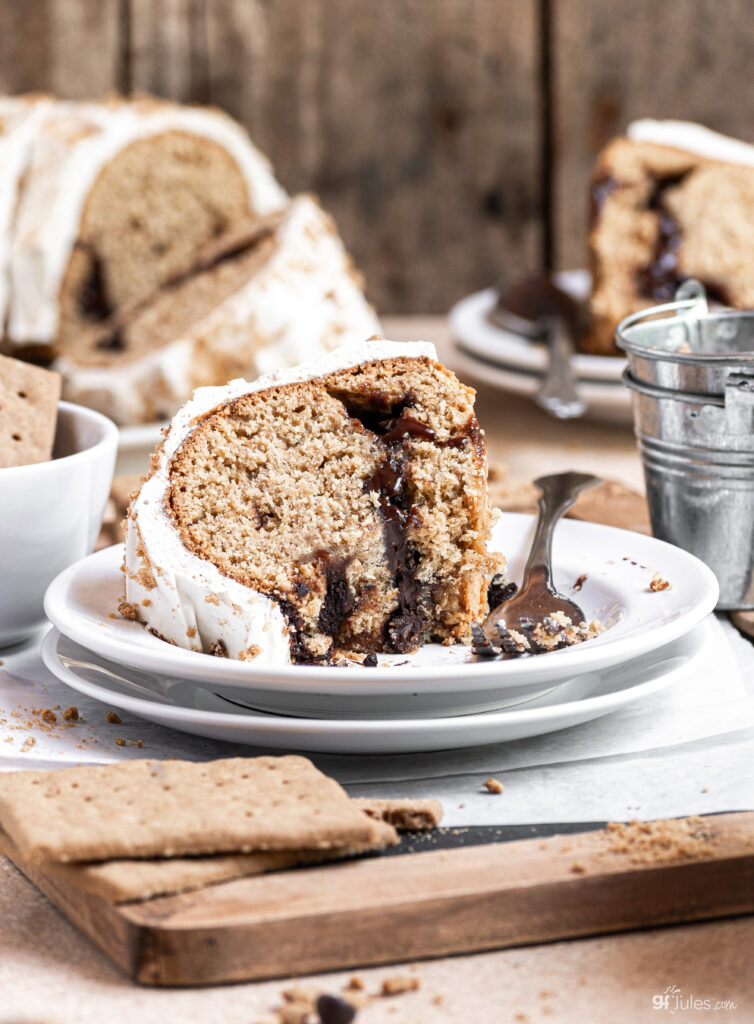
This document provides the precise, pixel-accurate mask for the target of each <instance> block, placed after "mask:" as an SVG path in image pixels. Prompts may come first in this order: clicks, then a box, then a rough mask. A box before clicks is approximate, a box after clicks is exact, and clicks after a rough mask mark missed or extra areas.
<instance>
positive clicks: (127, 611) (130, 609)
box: [118, 601, 139, 622]
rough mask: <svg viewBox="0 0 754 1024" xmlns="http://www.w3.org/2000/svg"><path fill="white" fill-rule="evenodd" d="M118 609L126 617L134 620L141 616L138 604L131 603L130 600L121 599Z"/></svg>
mask: <svg viewBox="0 0 754 1024" xmlns="http://www.w3.org/2000/svg"><path fill="white" fill-rule="evenodd" d="M118 611H119V612H120V614H121V616H122V617H123V618H124V619H131V620H132V621H133V622H135V621H136V620H137V619H138V617H139V613H138V611H137V608H136V605H135V604H131V602H130V601H121V602H120V604H119V605H118Z"/></svg>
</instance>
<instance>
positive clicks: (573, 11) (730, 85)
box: [551, 0, 754, 268]
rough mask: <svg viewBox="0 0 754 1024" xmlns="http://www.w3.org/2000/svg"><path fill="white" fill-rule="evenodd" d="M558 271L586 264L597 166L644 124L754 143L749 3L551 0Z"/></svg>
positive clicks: (730, 0) (737, 0)
mask: <svg viewBox="0 0 754 1024" xmlns="http://www.w3.org/2000/svg"><path fill="white" fill-rule="evenodd" d="M551 10H552V25H551V36H552V97H553V125H554V139H553V149H554V161H553V209H554V215H555V228H556V230H555V254H554V255H555V265H556V266H559V267H562V268H569V267H580V266H584V265H585V264H584V259H585V254H586V231H587V211H588V198H587V181H588V178H589V173H590V170H591V167H592V164H593V162H594V158H595V156H596V155H597V153H598V152H599V150H600V149H601V148H602V146H604V145H605V143H606V142H607V141H608V140H609V139H610V138H612V137H613V136H614V135H618V134H620V133H621V131H623V129H624V128H625V126H626V125H627V124H628V123H629V122H630V121H633V120H635V119H636V118H640V117H656V118H677V119H680V120H688V121H699V122H701V123H702V124H706V125H707V126H708V127H710V128H714V129H716V130H717V131H721V132H725V133H727V134H730V135H734V136H737V137H738V138H743V139H746V140H748V141H750V142H754V121H752V116H751V112H752V96H753V95H754V90H753V88H752V82H751V45H752V33H753V31H754V29H753V27H752V26H753V22H752V13H754V11H753V9H752V5H751V0H666V2H664V3H658V2H657V0H632V2H631V3H600V2H598V0H552V2H551Z"/></svg>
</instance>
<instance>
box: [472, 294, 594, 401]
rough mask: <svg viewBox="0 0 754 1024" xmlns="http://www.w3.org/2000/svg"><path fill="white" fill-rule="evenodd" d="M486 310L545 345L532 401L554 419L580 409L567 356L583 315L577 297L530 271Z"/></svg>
mask: <svg viewBox="0 0 754 1024" xmlns="http://www.w3.org/2000/svg"><path fill="white" fill-rule="evenodd" d="M489 315H490V319H491V320H492V322H493V323H494V324H496V325H497V326H498V327H502V328H503V330H507V331H511V332H512V333H514V334H520V335H521V336H522V337H524V338H527V339H528V340H529V341H535V342H543V343H544V344H545V345H546V347H547V354H548V359H547V365H546V367H545V371H544V375H543V377H542V382H541V384H540V386H539V390H538V391H537V393H536V395H535V396H534V400H535V401H536V402H537V404H538V405H540V406H541V407H542V408H543V409H544V410H545V411H546V412H549V413H550V415H551V416H555V417H556V418H557V419H573V418H574V417H576V416H581V415H583V413H584V411H585V410H586V403H585V402H584V400H583V399H582V398H581V397H580V396H579V393H578V389H577V387H576V375H575V373H574V370H573V363H572V361H571V360H572V357H573V354H574V337H575V336H576V335H577V334H578V333H579V331H580V329H581V326H582V324H581V321H582V320H583V311H582V310H581V309H580V308H579V306H578V303H576V302H575V300H574V299H573V298H572V297H571V296H570V295H568V294H567V293H566V292H564V291H562V290H561V289H560V288H558V287H556V285H554V284H553V283H552V282H551V281H550V280H549V278H547V277H545V276H530V277H524V278H522V279H521V280H519V281H517V282H515V283H514V284H513V286H512V287H511V288H510V289H509V290H508V291H507V293H506V294H505V295H502V294H501V297H500V299H499V300H498V302H497V303H496V305H495V306H494V308H493V309H492V310H491V311H490V314H489Z"/></svg>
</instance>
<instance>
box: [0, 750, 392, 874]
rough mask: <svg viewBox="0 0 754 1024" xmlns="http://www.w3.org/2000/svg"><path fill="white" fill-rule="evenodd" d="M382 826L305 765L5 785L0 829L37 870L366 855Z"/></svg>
mask: <svg viewBox="0 0 754 1024" xmlns="http://www.w3.org/2000/svg"><path fill="white" fill-rule="evenodd" d="M376 825H377V823H376V822H374V821H372V820H371V819H370V818H368V817H367V815H365V814H363V813H362V812H361V811H360V810H359V808H358V807H356V806H355V805H354V804H353V803H352V802H351V800H350V799H349V798H348V795H347V794H346V792H345V790H343V789H342V788H341V787H340V786H339V785H338V783H337V782H335V780H334V779H330V778H328V777H327V776H326V775H323V774H322V773H321V772H320V771H318V770H317V769H316V768H315V767H314V765H313V764H312V763H311V761H308V760H307V759H306V758H304V757H295V756H287V757H257V758H229V759H227V760H219V761H209V762H206V763H199V764H195V763H193V762H189V761H152V760H144V761H130V762H125V763H122V764H112V765H104V766H99V765H98V766H91V765H88V766H83V767H76V768H64V769H61V770H58V771H50V772H45V771H23V772H10V773H4V774H3V775H2V776H0V827H2V828H3V829H4V830H5V832H7V833H8V835H9V836H10V838H11V840H12V841H13V842H14V843H15V845H16V847H17V848H18V849H19V851H20V853H21V856H22V857H24V858H26V859H27V860H29V861H31V862H32V863H40V862H42V861H61V862H63V863H67V862H70V861H74V862H77V861H100V860H110V859H113V858H117V859H121V858H126V859H135V858H149V857H181V856H185V855H194V854H210V853H253V852H259V851H266V850H304V849H309V850H320V849H332V848H333V847H344V846H364V845H372V844H374V843H375V842H377V841H378V840H379V838H380V836H381V835H382V834H384V833H382V832H380V831H378V829H377V827H376Z"/></svg>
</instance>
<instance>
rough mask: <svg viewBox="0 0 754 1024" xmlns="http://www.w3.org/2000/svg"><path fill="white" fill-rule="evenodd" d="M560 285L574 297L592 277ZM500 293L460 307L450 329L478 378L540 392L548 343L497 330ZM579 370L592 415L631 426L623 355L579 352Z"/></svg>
mask: <svg viewBox="0 0 754 1024" xmlns="http://www.w3.org/2000/svg"><path fill="white" fill-rule="evenodd" d="M554 279H555V281H556V283H557V284H558V285H559V286H560V287H561V288H563V290H564V291H567V292H569V293H570V294H571V295H573V297H574V298H577V299H583V298H585V297H586V296H587V295H588V294H589V288H590V284H591V276H590V274H589V272H588V271H587V270H570V271H566V272H563V273H560V274H555V275H554ZM497 295H498V293H497V290H496V289H495V288H486V289H485V290H484V291H481V292H475V293H474V294H473V295H468V296H467V297H466V298H465V299H461V301H460V302H458V303H456V305H455V306H453V308H452V309H451V311H450V313H449V320H450V328H451V332H452V334H453V338H454V340H455V345H456V356H457V358H458V361H459V363H460V365H461V366H462V367H463V368H464V369H465V370H467V371H468V372H469V373H470V374H472V375H473V376H475V377H477V378H480V379H482V380H484V381H485V382H487V383H488V384H494V385H495V386H497V387H500V388H502V389H503V390H505V391H512V392H514V393H516V394H522V395H528V396H532V395H534V394H536V392H537V390H538V389H539V386H540V384H541V380H542V374H543V372H544V370H545V367H546V365H547V352H546V350H545V347H544V346H543V345H539V344H536V343H534V342H531V341H527V340H526V339H525V338H522V337H521V336H520V335H519V334H516V333H514V332H513V331H506V330H504V329H503V328H501V327H497V326H496V325H495V324H494V323H493V322H492V321H491V320H490V319H489V314H490V312H491V310H492V309H493V307H494V305H495V303H496V302H497ZM573 368H574V371H575V373H576V378H577V381H578V388H579V393H580V394H581V396H582V397H583V399H584V401H585V402H586V403H587V410H588V413H589V414H590V415H593V416H595V417H598V418H601V419H609V420H612V421H618V422H621V423H631V422H632V416H631V395H630V392H629V391H628V389H627V388H626V387H625V386H624V385H623V379H622V378H623V371H624V369H625V368H626V360H625V358H624V357H623V356H593V355H586V354H583V353H580V352H579V353H576V355H574V357H573Z"/></svg>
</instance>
